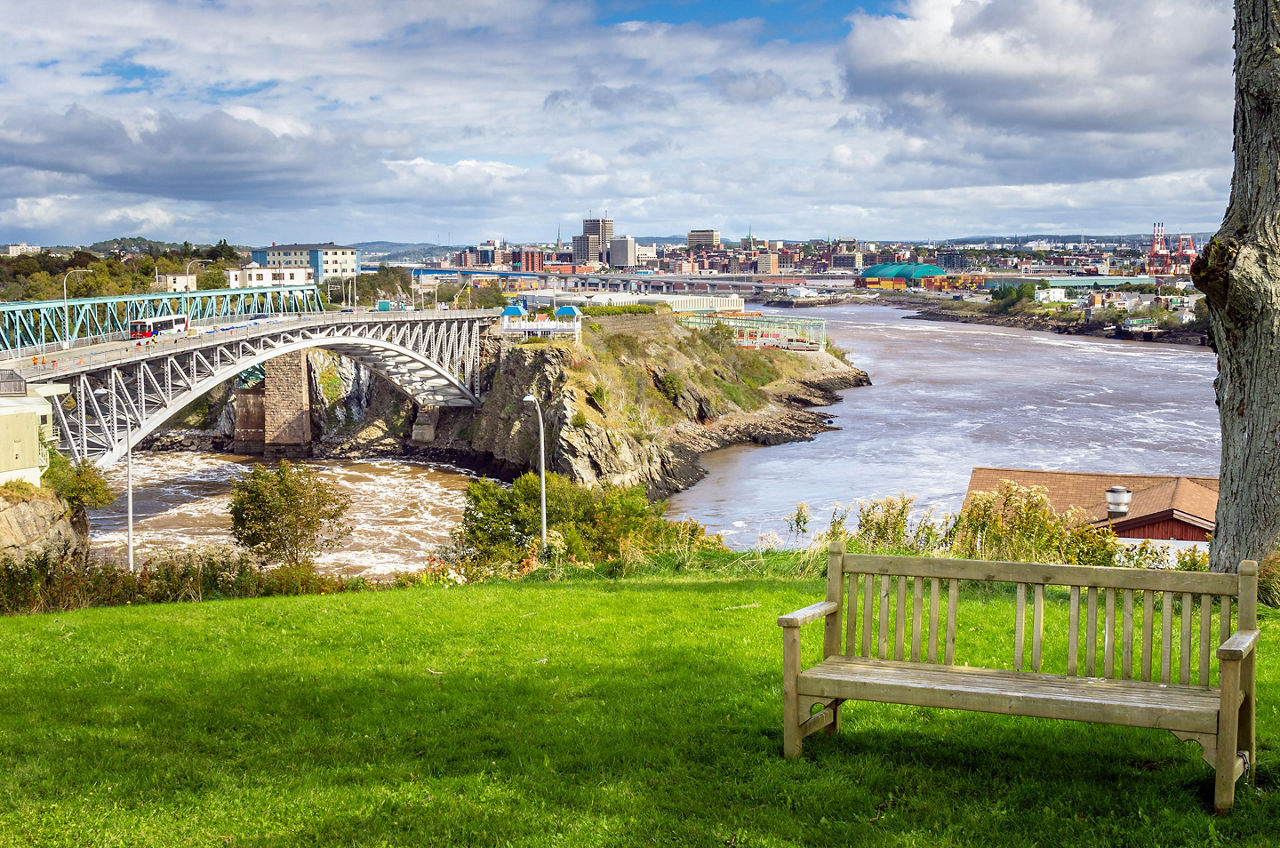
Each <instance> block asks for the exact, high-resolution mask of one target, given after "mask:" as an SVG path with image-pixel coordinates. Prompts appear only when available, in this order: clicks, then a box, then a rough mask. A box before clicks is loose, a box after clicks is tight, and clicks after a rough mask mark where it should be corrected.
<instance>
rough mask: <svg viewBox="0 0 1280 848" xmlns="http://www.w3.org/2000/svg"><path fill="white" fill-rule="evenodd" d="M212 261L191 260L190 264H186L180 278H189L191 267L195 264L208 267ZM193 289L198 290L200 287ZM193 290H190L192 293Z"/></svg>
mask: <svg viewBox="0 0 1280 848" xmlns="http://www.w3.org/2000/svg"><path fill="white" fill-rule="evenodd" d="M212 261H213V260H212V259H192V260H191V261H190V262H188V263H187V269H186V270H185V271H183V272H182V276H184V277H189V276H191V266H192V265H194V264H196V263H197V262H199V263H200V264H201V265H208V264H209V263H210V262H212ZM195 288H200V287H199V286H196V287H195ZM194 290H195V289H192V291H194Z"/></svg>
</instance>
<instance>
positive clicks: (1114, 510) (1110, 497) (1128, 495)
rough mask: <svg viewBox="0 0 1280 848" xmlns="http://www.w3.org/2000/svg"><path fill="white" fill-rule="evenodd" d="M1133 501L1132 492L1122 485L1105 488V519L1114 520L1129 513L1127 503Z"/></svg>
mask: <svg viewBox="0 0 1280 848" xmlns="http://www.w3.org/2000/svg"><path fill="white" fill-rule="evenodd" d="M1132 502H1133V492H1131V491H1130V490H1129V489H1127V488H1125V487H1124V486H1112V487H1111V488H1110V489H1107V520H1108V521H1115V520H1116V519H1117V518H1124V517H1125V516H1126V515H1128V514H1129V504H1130V503H1132Z"/></svg>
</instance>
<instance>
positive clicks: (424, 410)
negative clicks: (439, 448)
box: [409, 406, 440, 445]
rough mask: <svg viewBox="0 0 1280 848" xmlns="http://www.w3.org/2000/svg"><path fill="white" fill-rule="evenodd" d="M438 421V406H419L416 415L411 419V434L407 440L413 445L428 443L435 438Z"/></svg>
mask: <svg viewBox="0 0 1280 848" xmlns="http://www.w3.org/2000/svg"><path fill="white" fill-rule="evenodd" d="M439 423H440V407H438V406H420V407H418V417H416V418H414V419H413V434H412V435H411V436H410V437H409V441H411V442H413V443H414V444H415V445H429V444H431V443H432V442H434V441H435V440H436V425H437V424H439Z"/></svg>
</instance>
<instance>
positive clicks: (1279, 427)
mask: <svg viewBox="0 0 1280 848" xmlns="http://www.w3.org/2000/svg"><path fill="white" fill-rule="evenodd" d="M1235 6H1236V25H1235V53H1236V60H1235V79H1236V103H1235V173H1234V174H1233V176H1232V179H1231V201H1230V204H1229V205H1228V207H1227V212H1226V216H1225V217H1224V218H1223V221H1222V227H1221V228H1220V229H1219V230H1218V233H1217V235H1216V236H1214V237H1213V239H1212V240H1210V242H1209V244H1208V245H1206V247H1205V249H1204V252H1203V253H1202V254H1201V255H1200V258H1199V259H1197V260H1196V262H1195V264H1194V265H1193V266H1192V269H1191V273H1192V278H1193V279H1194V280H1195V284H1196V287H1197V288H1198V289H1200V290H1201V291H1202V292H1204V293H1205V295H1206V300H1207V301H1208V304H1209V326H1210V334H1211V338H1212V341H1213V345H1214V348H1215V349H1216V350H1217V352H1218V378H1217V379H1216V380H1215V381H1214V387H1215V389H1216V391H1217V402H1218V415H1219V418H1220V419H1221V422H1222V480H1221V485H1220V489H1219V494H1218V515H1217V525H1218V526H1217V530H1216V531H1215V532H1214V536H1213V542H1212V545H1211V548H1210V567H1211V568H1212V569H1213V570H1214V571H1234V570H1235V569H1236V567H1237V566H1238V564H1239V562H1240V560H1242V559H1258V560H1260V559H1262V557H1263V556H1265V555H1266V554H1267V553H1268V552H1270V551H1272V550H1275V548H1276V541H1277V538H1278V537H1280V59H1277V58H1276V57H1277V56H1280V0H1236V4H1235Z"/></svg>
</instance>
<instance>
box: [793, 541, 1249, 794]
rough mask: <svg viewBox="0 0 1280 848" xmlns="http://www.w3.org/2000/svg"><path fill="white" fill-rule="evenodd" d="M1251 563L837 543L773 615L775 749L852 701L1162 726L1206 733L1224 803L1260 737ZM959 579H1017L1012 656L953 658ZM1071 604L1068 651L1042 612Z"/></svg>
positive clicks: (832, 728) (830, 726) (831, 728)
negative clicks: (823, 565)
mask: <svg viewBox="0 0 1280 848" xmlns="http://www.w3.org/2000/svg"><path fill="white" fill-rule="evenodd" d="M1257 575H1258V566H1257V563H1255V562H1251V561H1246V562H1243V563H1241V564H1240V570H1239V574H1205V573H1192V572H1184V571H1171V570H1170V571H1165V570H1148V569H1130V568H1099V567H1090V566H1076V565H1040V564H1034V563H1016V562H981V561H976V560H954V559H928V558H924V557H897V556H862V555H854V554H846V553H845V552H844V546H843V545H842V544H841V543H833V544H832V545H831V547H830V549H829V557H828V568H827V599H826V600H825V601H821V602H819V603H816V604H813V605H811V606H808V607H805V608H804V609H802V610H798V611H796V612H793V613H791V614H790V615H784V616H782V617H780V618H779V619H778V624H779V626H781V627H782V628H783V631H782V633H783V695H782V698H783V711H782V712H783V753H784V754H785V755H786V756H787V757H797V756H799V755H800V748H801V744H802V742H803V740H804V738H805V737H806V736H808V735H809V734H811V733H815V732H816V731H818V730H824V729H825V730H826V731H827V732H828V733H836V732H838V731H839V726H840V705H841V704H842V703H843V702H844V701H846V700H862V701H879V702H882V703H894V704H910V705H915V706H922V707H949V708H952V709H962V710H978V711H982V712H992V713H1004V714H1007V715H1023V716H1036V717H1040V718H1064V719H1074V720H1077V721H1090V722H1100V723H1104V724H1118V725H1129V726H1134V727H1155V728H1161V729H1164V730H1169V731H1171V732H1172V733H1173V734H1174V735H1175V736H1177V737H1178V738H1179V739H1183V740H1195V741H1196V742H1198V743H1199V744H1200V746H1201V750H1202V752H1203V755H1204V759H1205V760H1206V761H1207V762H1208V763H1209V765H1211V766H1213V768H1214V770H1215V771H1216V774H1217V778H1216V781H1215V786H1214V802H1213V803H1214V809H1215V810H1217V811H1218V812H1226V811H1227V810H1230V809H1231V806H1232V804H1233V803H1234V799H1235V785H1236V780H1237V779H1238V778H1239V777H1240V776H1241V775H1242V774H1245V773H1247V772H1248V771H1249V769H1250V767H1251V765H1252V764H1253V763H1254V759H1255V755H1256V751H1257V747H1256V743H1255V738H1254V712H1255V710H1254V698H1255V694H1254V692H1255V690H1254V649H1255V647H1256V645H1257V642H1258V629H1257V627H1258V624H1257V587H1258V578H1257ZM961 581H981V582H984V583H1008V584H1013V585H1014V587H1015V588H1014V621H1013V644H1012V646H1011V649H1012V650H1011V655H1012V656H1011V668H1003V669H1000V668H980V667H970V666H968V665H957V664H956V633H957V626H956V621H957V616H958V610H957V607H958V599H959V595H960V584H961ZM846 590H847V591H846ZM846 594H847V596H848V600H849V603H848V615H847V619H846V616H845V597H846ZM1157 601H1158V603H1157ZM1064 606H1065V607H1066V609H1065V617H1066V619H1067V621H1066V622H1065V624H1066V628H1065V629H1066V631H1067V637H1066V641H1067V644H1066V646H1065V651H1064V650H1063V646H1062V645H1061V644H1060V640H1059V641H1058V642H1052V641H1051V642H1050V644H1049V645H1047V646H1046V645H1045V643H1044V639H1043V633H1044V625H1045V619H1046V617H1047V616H1048V617H1052V619H1053V621H1054V626H1053V627H1052V628H1051V632H1052V631H1060V630H1061V629H1063V628H1062V626H1061V625H1062V622H1061V619H1062V617H1063V613H1064V609H1063V607H1064ZM1233 606H1234V607H1235V611H1236V626H1235V628H1234V631H1233V628H1232V621H1231V618H1232V607H1233ZM1028 607H1030V616H1029V617H1030V622H1028V621H1027V619H1028V609H1027V608H1028ZM1157 608H1158V610H1159V612H1158V613H1157ZM1215 617H1216V618H1217V626H1216V627H1215V626H1214V618H1215ZM1100 618H1101V620H1099V619H1100ZM818 619H824V620H825V622H826V624H825V629H824V638H823V650H822V655H823V660H822V662H820V663H818V664H817V665H815V666H813V667H812V668H807V669H802V667H801V666H802V664H801V644H800V630H801V627H802V626H803V625H805V624H808V623H810V622H814V621H817V620H818ZM1175 620H1176V621H1177V623H1178V626H1177V628H1176V629H1175ZM846 621H847V629H846V626H845V624H846ZM966 624H967V622H966ZM992 624H995V625H996V626H997V627H999V626H1006V627H1007V623H1004V622H999V623H992ZM1082 625H1083V627H1082ZM962 629H963V628H962ZM986 629H990V627H987V628H986ZM1028 631H1030V634H1031V639H1030V641H1031V647H1030V651H1027V650H1026V642H1027V633H1028ZM1175 633H1176V635H1175ZM1193 636H1194V637H1195V638H1193ZM859 637H860V638H859ZM842 641H843V643H844V647H843V649H842V647H841V643H842ZM1099 654H1100V655H1101V656H1100V657H1099ZM1215 658H1216V659H1217V665H1218V669H1217V671H1216V673H1215V669H1214V659H1215Z"/></svg>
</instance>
